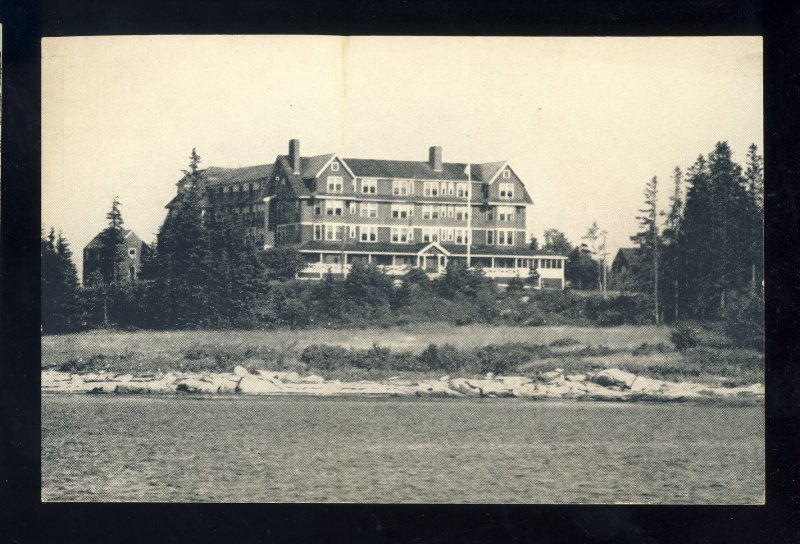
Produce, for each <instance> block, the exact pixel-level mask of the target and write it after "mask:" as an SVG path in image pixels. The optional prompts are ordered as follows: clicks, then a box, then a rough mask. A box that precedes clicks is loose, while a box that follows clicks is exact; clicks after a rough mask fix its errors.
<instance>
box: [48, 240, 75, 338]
mask: <svg viewBox="0 0 800 544" xmlns="http://www.w3.org/2000/svg"><path fill="white" fill-rule="evenodd" d="M41 249H42V255H41V256H42V262H41V265H42V268H41V282H42V283H41V297H42V308H41V309H42V315H41V318H42V331H43V332H47V333H52V332H56V333H57V332H69V331H73V330H76V329H77V328H78V326H79V318H80V315H79V304H78V302H79V299H78V272H77V270H76V269H75V264H74V263H73V262H72V251H71V250H70V248H69V243H68V242H67V240H66V239H65V238H64V237H63V236H62V235H61V233H59V234H58V238H56V236H55V230H54V229H50V233H49V235H48V236H47V238H45V237H44V236H42V241H41Z"/></svg>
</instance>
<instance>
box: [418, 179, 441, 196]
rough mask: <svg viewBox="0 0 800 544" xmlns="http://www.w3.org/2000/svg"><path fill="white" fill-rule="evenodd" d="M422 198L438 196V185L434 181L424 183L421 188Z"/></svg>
mask: <svg viewBox="0 0 800 544" xmlns="http://www.w3.org/2000/svg"><path fill="white" fill-rule="evenodd" d="M422 194H423V195H424V196H439V184H438V183H436V182H435V181H426V182H425V184H424V185H423V186H422Z"/></svg>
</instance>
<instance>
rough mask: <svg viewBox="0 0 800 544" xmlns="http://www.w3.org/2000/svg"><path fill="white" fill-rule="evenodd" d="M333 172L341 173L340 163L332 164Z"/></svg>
mask: <svg viewBox="0 0 800 544" xmlns="http://www.w3.org/2000/svg"><path fill="white" fill-rule="evenodd" d="M331 171H332V172H338V171H339V163H338V162H332V163H331Z"/></svg>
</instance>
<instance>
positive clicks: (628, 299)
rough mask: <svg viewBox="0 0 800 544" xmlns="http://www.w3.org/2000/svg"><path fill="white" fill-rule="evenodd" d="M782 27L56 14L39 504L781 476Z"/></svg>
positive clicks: (597, 495) (660, 484) (495, 498)
mask: <svg viewBox="0 0 800 544" xmlns="http://www.w3.org/2000/svg"><path fill="white" fill-rule="evenodd" d="M762 55H763V51H762V38H761V37H758V36H680V37H679V36H675V37H668V36H659V37H645V36H640V37H488V36H486V37H477V36H472V37H466V36H465V37H458V36H449V37H430V36H428V37H423V36H416V37H415V36H334V35H330V36H311V35H283V36H278V35H271V36H268V35H261V36H256V35H205V36H201V35H169V36H167V35H161V36H90V37H80V36H72V37H50V38H44V39H43V40H42V42H41V236H40V238H41V500H42V501H43V502H48V503H50V502H55V503H64V502H66V503H87V502H103V503H105V502H114V503H119V502H148V503H153V502H155V503H196V502H211V503H384V504H389V503H391V504H625V505H629V504H647V505H762V504H764V503H765V420H764V404H765V402H764V397H765V385H764V384H765V378H764V374H765V370H764V358H765V355H764V352H765V348H764V336H765V331H764V288H765V282H764V271H765V267H764V211H763V210H764V182H763V180H764V151H763V148H764V142H763V135H764V126H763V101H764V100H763V89H762V87H763V61H762ZM5 136H6V135H5V134H4V137H5ZM37 364H38V362H37Z"/></svg>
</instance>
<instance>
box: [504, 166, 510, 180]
mask: <svg viewBox="0 0 800 544" xmlns="http://www.w3.org/2000/svg"><path fill="white" fill-rule="evenodd" d="M503 179H511V170H509V169H508V168H506V169H505V170H503Z"/></svg>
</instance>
